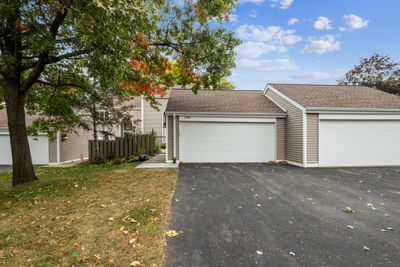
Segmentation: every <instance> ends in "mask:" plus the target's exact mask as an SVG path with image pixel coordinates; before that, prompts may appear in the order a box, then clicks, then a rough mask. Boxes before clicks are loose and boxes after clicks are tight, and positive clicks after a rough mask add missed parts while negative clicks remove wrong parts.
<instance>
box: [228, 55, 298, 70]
mask: <svg viewBox="0 0 400 267" xmlns="http://www.w3.org/2000/svg"><path fill="white" fill-rule="evenodd" d="M236 65H237V68H240V69H243V70H250V71H273V70H289V69H294V68H296V65H295V64H294V62H293V61H291V60H290V59H288V58H277V59H241V60H237V62H236Z"/></svg>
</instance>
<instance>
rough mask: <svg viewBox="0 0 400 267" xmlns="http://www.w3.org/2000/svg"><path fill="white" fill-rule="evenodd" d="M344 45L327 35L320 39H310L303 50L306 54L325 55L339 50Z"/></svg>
mask: <svg viewBox="0 0 400 267" xmlns="http://www.w3.org/2000/svg"><path fill="white" fill-rule="evenodd" d="M341 45H342V43H341V42H339V41H336V40H335V37H334V36H333V35H330V34H328V35H325V36H323V37H321V38H319V39H315V38H310V39H309V42H308V44H306V46H305V47H304V48H303V49H302V52H305V53H315V54H318V55H320V54H323V53H326V52H332V51H336V50H339V49H340V47H341Z"/></svg>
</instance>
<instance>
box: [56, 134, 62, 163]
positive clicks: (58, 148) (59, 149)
mask: <svg viewBox="0 0 400 267" xmlns="http://www.w3.org/2000/svg"><path fill="white" fill-rule="evenodd" d="M56 142H57V164H60V162H61V132H60V130H58V131H57V141H56Z"/></svg>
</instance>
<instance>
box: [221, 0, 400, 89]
mask: <svg viewBox="0 0 400 267" xmlns="http://www.w3.org/2000/svg"><path fill="white" fill-rule="evenodd" d="M399 11H400V0H239V1H238V3H237V5H236V8H235V10H234V11H233V12H232V14H231V21H230V22H229V23H226V24H224V26H225V27H227V28H229V29H230V30H232V31H233V32H235V34H236V36H237V37H238V38H240V39H241V40H242V41H243V43H242V45H241V46H239V47H238V48H237V50H236V52H237V56H236V65H237V66H236V68H235V69H234V70H233V73H232V76H231V77H229V80H230V81H231V82H232V83H234V84H235V85H236V87H237V89H263V88H264V87H265V85H266V84H267V83H269V82H277V83H336V80H338V79H339V78H341V77H343V76H344V74H345V73H346V71H347V70H348V69H350V68H351V67H352V66H353V65H355V64H357V63H358V61H359V59H360V58H362V57H369V56H370V55H372V53H374V52H377V53H381V54H385V55H388V56H390V57H391V58H392V59H393V60H395V61H400V29H399V28H400V14H399Z"/></svg>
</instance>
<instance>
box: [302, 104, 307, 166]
mask: <svg viewBox="0 0 400 267" xmlns="http://www.w3.org/2000/svg"><path fill="white" fill-rule="evenodd" d="M302 114H303V164H304V165H305V166H306V165H307V114H306V113H305V111H304V110H303V112H302Z"/></svg>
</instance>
